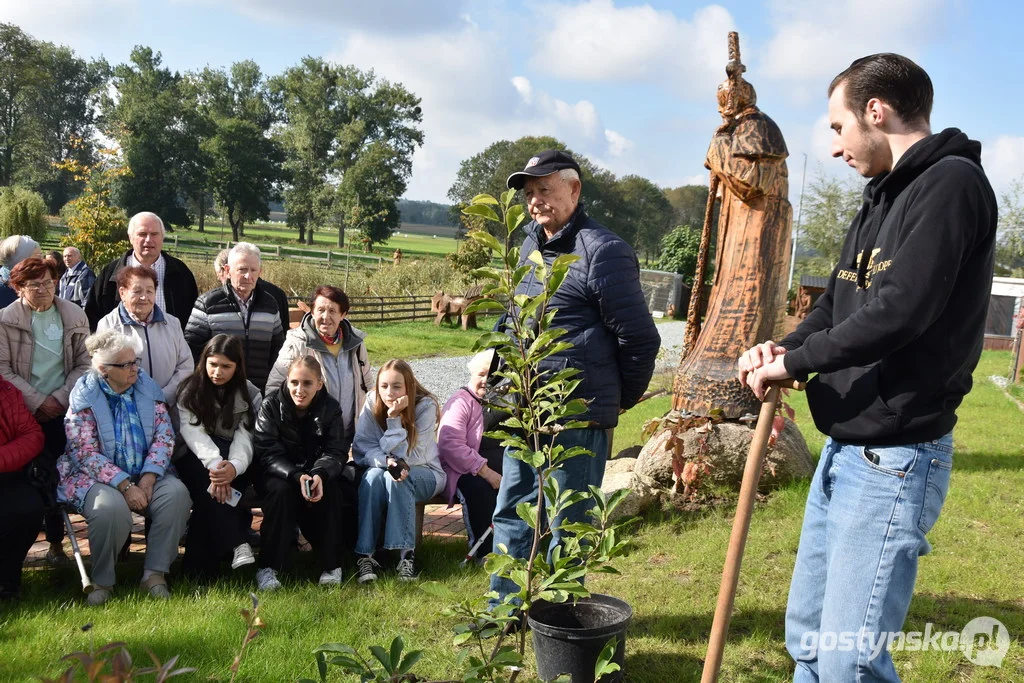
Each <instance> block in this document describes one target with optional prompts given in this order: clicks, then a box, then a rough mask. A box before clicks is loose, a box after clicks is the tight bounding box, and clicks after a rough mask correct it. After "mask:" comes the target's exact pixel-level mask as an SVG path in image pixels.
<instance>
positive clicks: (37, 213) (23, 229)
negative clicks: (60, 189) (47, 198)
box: [0, 186, 46, 242]
mask: <svg viewBox="0 0 1024 683" xmlns="http://www.w3.org/2000/svg"><path fill="white" fill-rule="evenodd" d="M11 235H28V236H29V237H31V238H33V239H34V240H36V241H37V242H38V241H40V240H42V239H43V238H44V237H46V204H45V203H43V198H42V197H40V196H39V194H38V193H36V192H32V191H31V190H26V189H25V188H23V187H11V186H8V187H4V188H0V239H3V238H5V237H10V236H11Z"/></svg>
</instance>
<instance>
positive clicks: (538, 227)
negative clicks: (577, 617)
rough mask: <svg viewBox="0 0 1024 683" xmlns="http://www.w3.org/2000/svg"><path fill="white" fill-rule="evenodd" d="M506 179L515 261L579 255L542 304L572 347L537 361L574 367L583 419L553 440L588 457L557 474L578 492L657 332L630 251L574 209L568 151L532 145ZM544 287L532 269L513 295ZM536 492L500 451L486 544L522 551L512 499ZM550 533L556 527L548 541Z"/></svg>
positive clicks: (647, 362)
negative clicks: (514, 194) (517, 215)
mask: <svg viewBox="0 0 1024 683" xmlns="http://www.w3.org/2000/svg"><path fill="white" fill-rule="evenodd" d="M508 186H509V187H510V188H515V189H518V190H522V191H523V197H524V199H525V200H526V206H527V209H528V211H529V213H530V217H531V218H532V219H533V221H532V222H531V223H529V224H528V225H527V226H526V228H525V230H526V239H525V240H524V242H523V246H522V248H521V251H520V262H519V265H520V266H523V265H527V264H530V263H531V262H530V261H529V256H530V254H531V253H532V252H534V251H539V252H540V254H541V256H542V257H543V259H544V262H545V263H546V264H548V265H550V264H551V262H552V261H553V260H554V259H555V258H557V257H558V256H561V255H563V254H573V255H576V256H578V257H579V260H578V261H576V262H575V263H574V264H573V265H572V266H571V268H570V269H569V273H568V275H566V278H565V281H564V282H563V283H562V286H561V287H560V288H559V289H558V290H557V291H556V292H555V293H554V295H553V296H552V298H551V301H550V303H549V310H550V309H554V310H556V313H555V317H554V319H553V320H552V322H551V326H552V327H553V328H562V329H564V330H565V335H564V336H563V337H562V338H561V339H560V341H565V342H570V343H571V344H572V346H571V348H568V349H566V350H564V351H561V352H559V353H557V354H555V355H554V356H552V357H551V358H549V359H547V360H546V361H545V364H546V367H545V368H541V369H542V370H544V369H550V368H556V367H557V368H563V367H574V368H578V369H579V370H580V375H579V379H580V385H579V386H578V387H577V389H576V391H575V392H574V393H573V396H572V398H581V399H584V400H586V401H587V411H586V412H585V413H583V414H581V415H578V416H575V417H573V419H574V420H583V421H585V422H590V424H591V426H590V427H589V428H586V429H571V430H565V431H563V432H561V433H560V435H559V437H558V443H559V444H561V445H562V446H564V447H566V448H570V447H572V446H582V447H584V448H586V449H587V450H589V451H591V452H593V453H594V456H593V457H587V456H582V457H578V458H572V459H571V460H569V461H567V462H566V463H565V464H564V465H563V467H562V468H561V470H560V472H559V473H558V474H557V475H556V476H557V477H558V479H559V485H560V488H561V489H562V490H565V489H567V488H570V489H573V490H576V491H586V490H588V488H587V487H588V486H600V485H601V481H602V480H603V478H604V465H605V461H606V460H607V458H608V455H609V453H608V450H609V445H610V444H609V441H608V430H610V429H612V428H613V427H615V425H617V424H618V421H619V413H621V412H622V411H624V410H627V409H629V408H631V407H633V405H635V404H636V403H637V401H638V400H639V399H640V397H641V396H642V395H643V393H644V391H645V390H646V389H647V385H648V383H649V382H650V380H651V375H652V374H653V373H654V362H655V359H656V357H657V355H658V349H659V347H660V346H661V337H660V335H659V334H658V330H657V329H656V327H655V325H654V320H653V319H652V318H651V314H650V312H649V311H648V310H647V302H646V300H645V298H644V294H643V291H642V290H641V288H640V266H639V263H638V262H637V258H636V254H635V253H634V252H633V249H632V248H631V247H630V246H629V245H628V244H627V243H626V242H625V241H623V240H622V238H620V237H619V236H618V235H616V234H615V233H613V232H612V231H611V230H609V229H608V228H606V227H605V226H603V225H601V224H600V223H598V222H597V221H595V220H594V219H592V218H590V217H589V216H587V214H586V212H585V211H584V210H583V206H582V204H581V203H580V194H581V192H582V189H583V186H582V182H581V180H580V167H579V164H577V163H576V161H575V160H574V159H573V158H572V157H571V156H569V155H568V154H566V153H565V152H561V151H558V150H547V151H544V152H540V153H539V154H537V155H536V156H534V157H533V158H531V159H530V160H529V161H528V162H527V164H526V168H524V169H523V170H522V171H519V172H517V173H513V174H512V175H511V176H509V178H508ZM543 286H544V283H543V282H541V281H540V280H539V279H538V278H537V275H536V272H535V271H534V270H531V272H530V273H529V274H528V275H527V276H526V277H525V278H524V279H523V281H522V283H520V285H519V287H517V288H516V294H525V295H527V296H536V295H537V294H539V293H540V292H541V291H542V289H543ZM536 497H537V477H536V474H535V473H534V472H533V470H532V468H531V467H530V466H529V465H526V464H524V463H523V462H521V461H519V460H516V459H514V458H512V457H510V456H509V455H508V453H507V452H506V455H505V458H504V461H503V463H502V478H501V487H500V489H499V490H498V499H497V503H496V506H495V510H494V519H493V521H494V547H499V545H501V544H504V545H505V547H506V548H508V553H509V554H510V555H514V556H516V557H526V556H527V554H528V553H529V552H530V546H531V543H532V540H533V530H532V529H530V527H529V526H527V524H526V522H524V521H523V520H522V519H521V518H520V517H519V515H518V514H517V513H516V506H517V505H518V504H519V503H521V502H524V501H532V500H535V499H536ZM588 509H589V508H588V505H587V504H586V503H579V504H576V505H574V506H572V507H571V508H569V509H568V510H567V511H566V513H565V514H564V517H563V518H562V519H558V520H554V524H553V525H557V524H559V523H561V522H562V521H570V522H571V521H580V520H583V519H584V518H585V517H586V513H587V510H588ZM559 541H560V534H559V533H558V532H557V531H556V532H555V533H554V534H553V537H552V546H551V547H554V544H556V543H558V542H559ZM491 590H494V591H497V592H498V594H499V595H501V596H504V595H506V594H508V593H510V592H513V591H515V590H516V589H515V586H514V585H513V584H512V583H511V582H510V581H509V580H508V579H501V578H498V577H497V576H492V577H491Z"/></svg>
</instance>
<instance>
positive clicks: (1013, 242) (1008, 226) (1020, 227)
mask: <svg viewBox="0 0 1024 683" xmlns="http://www.w3.org/2000/svg"><path fill="white" fill-rule="evenodd" d="M1000 199H1001V201H1000V203H999V204H1000V206H999V227H998V231H997V233H996V235H997V237H996V239H997V242H996V272H997V273H998V274H1000V275H1009V276H1013V277H1024V176H1021V177H1020V178H1017V179H1016V180H1014V181H1013V182H1011V183H1010V188H1009V189H1008V190H1007V191H1006V192H1004V193H1003V195H1002V197H1001V198H1000Z"/></svg>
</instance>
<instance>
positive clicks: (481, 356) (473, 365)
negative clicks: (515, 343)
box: [466, 349, 494, 372]
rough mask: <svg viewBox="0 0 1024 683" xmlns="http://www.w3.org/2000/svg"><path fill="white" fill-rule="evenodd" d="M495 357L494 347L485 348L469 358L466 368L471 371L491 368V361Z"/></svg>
mask: <svg viewBox="0 0 1024 683" xmlns="http://www.w3.org/2000/svg"><path fill="white" fill-rule="evenodd" d="M493 359H494V349H484V350H483V351H481V352H480V353H478V354H476V355H475V356H473V357H472V358H470V359H469V362H468V363H466V369H467V370H469V371H470V372H476V371H477V370H480V369H482V368H483V369H488V370H489V369H490V367H491V361H492V360H493Z"/></svg>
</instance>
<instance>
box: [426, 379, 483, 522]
mask: <svg viewBox="0 0 1024 683" xmlns="http://www.w3.org/2000/svg"><path fill="white" fill-rule="evenodd" d="M483 433H484V411H483V408H482V407H481V406H480V402H479V401H477V400H476V397H475V396H473V394H472V393H470V391H469V389H467V388H465V387H462V388H461V389H459V390H458V391H456V392H455V393H454V394H452V397H451V398H449V399H448V402H447V403H445V404H444V410H443V411H442V412H441V424H440V426H439V427H438V429H437V453H438V455H439V456H440V458H441V468H442V469H443V470H444V473H445V474H447V475H448V481H447V483H446V484H445V487H444V495H445V498H447V499H448V507H451V506H452V505H453V501H454V500H455V487H456V485H457V484H458V483H459V477H460V476H462V475H463V474H476V473H477V472H479V471H480V469H481V468H483V466H484V465H486V464H487V460H486V459H485V458H484V457H483V456H482V455H480V438H481V437H482V436H483Z"/></svg>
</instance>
